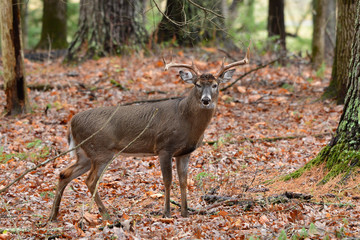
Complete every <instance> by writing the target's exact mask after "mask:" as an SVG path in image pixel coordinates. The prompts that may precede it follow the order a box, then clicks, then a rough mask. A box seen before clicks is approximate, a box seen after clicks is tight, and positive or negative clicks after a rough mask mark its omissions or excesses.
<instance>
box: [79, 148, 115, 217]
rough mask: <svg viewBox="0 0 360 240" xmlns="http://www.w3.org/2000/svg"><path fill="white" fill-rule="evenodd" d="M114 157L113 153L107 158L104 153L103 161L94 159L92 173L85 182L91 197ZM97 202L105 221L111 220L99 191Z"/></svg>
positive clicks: (96, 196) (96, 195)
mask: <svg viewBox="0 0 360 240" xmlns="http://www.w3.org/2000/svg"><path fill="white" fill-rule="evenodd" d="M112 157H113V153H109V154H106V157H104V153H102V157H101V159H94V161H93V162H92V164H91V169H90V173H89V175H88V177H87V179H86V181H85V183H86V185H87V186H88V188H89V190H90V193H91V196H92V195H93V194H94V191H95V188H96V184H97V182H98V180H99V178H100V176H101V173H102V172H103V171H104V168H105V167H106V165H107V163H108V162H109V161H111V159H112ZM99 163H100V164H99ZM95 202H96V204H97V206H98V208H99V211H100V214H101V216H102V217H103V218H104V219H110V215H109V213H108V211H107V209H106V207H105V206H104V204H103V202H102V201H101V199H100V195H99V191H98V190H97V191H96V194H95Z"/></svg>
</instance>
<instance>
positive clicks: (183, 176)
mask: <svg viewBox="0 0 360 240" xmlns="http://www.w3.org/2000/svg"><path fill="white" fill-rule="evenodd" d="M175 159H176V169H177V172H178V176H179V182H180V191H181V216H182V217H188V209H187V196H186V189H187V173H188V166H189V159H190V155H185V156H180V157H176V158H175Z"/></svg>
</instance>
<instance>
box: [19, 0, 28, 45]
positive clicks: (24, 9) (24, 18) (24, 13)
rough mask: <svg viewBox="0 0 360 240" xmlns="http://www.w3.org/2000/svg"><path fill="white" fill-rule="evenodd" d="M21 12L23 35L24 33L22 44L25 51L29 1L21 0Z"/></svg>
mask: <svg viewBox="0 0 360 240" xmlns="http://www.w3.org/2000/svg"><path fill="white" fill-rule="evenodd" d="M20 11H21V15H20V16H21V33H22V43H23V45H22V46H23V49H26V48H27V15H28V1H25V0H21V5H20Z"/></svg>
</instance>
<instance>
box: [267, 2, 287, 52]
mask: <svg viewBox="0 0 360 240" xmlns="http://www.w3.org/2000/svg"><path fill="white" fill-rule="evenodd" d="M267 29H268V36H269V37H274V36H276V37H277V39H276V42H278V43H279V44H280V46H281V48H282V50H283V51H286V39H285V37H286V32H285V18H284V0H269V14H268V25H267Z"/></svg>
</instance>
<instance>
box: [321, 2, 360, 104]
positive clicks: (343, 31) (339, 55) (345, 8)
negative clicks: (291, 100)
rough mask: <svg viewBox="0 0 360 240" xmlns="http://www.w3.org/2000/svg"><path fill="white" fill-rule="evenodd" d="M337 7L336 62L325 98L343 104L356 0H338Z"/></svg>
mask: <svg viewBox="0 0 360 240" xmlns="http://www.w3.org/2000/svg"><path fill="white" fill-rule="evenodd" d="M337 9H338V10H337V11H338V16H337V24H336V45H335V56H334V63H333V67H332V73H331V80H330V84H329V86H328V87H327V88H326V90H325V92H324V94H323V98H324V99H328V98H335V99H336V101H337V103H338V104H342V103H344V100H345V95H346V92H347V80H348V66H349V62H350V57H351V49H350V48H349V42H351V41H352V39H353V36H354V32H355V31H354V25H355V18H356V0H338V1H337Z"/></svg>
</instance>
